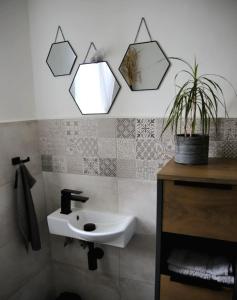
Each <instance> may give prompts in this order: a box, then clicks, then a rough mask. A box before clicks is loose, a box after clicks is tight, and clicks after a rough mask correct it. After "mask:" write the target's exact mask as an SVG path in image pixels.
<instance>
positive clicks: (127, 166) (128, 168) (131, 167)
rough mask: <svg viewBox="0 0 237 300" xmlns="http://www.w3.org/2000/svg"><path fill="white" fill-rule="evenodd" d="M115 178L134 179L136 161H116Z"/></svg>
mask: <svg viewBox="0 0 237 300" xmlns="http://www.w3.org/2000/svg"><path fill="white" fill-rule="evenodd" d="M117 177H122V178H135V177H136V160H135V159H133V160H131V159H118V160H117Z"/></svg>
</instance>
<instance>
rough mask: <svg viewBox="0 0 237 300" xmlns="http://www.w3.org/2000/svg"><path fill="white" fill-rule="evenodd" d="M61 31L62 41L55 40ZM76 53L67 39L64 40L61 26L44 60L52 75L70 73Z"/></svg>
mask: <svg viewBox="0 0 237 300" xmlns="http://www.w3.org/2000/svg"><path fill="white" fill-rule="evenodd" d="M59 31H60V32H61V35H62V37H63V41H60V42H57V38H58V33H59ZM76 59H77V54H76V52H75V51H74V50H73V48H72V45H71V44H70V42H69V41H66V40H65V38H64V35H63V32H62V29H61V27H60V26H59V27H58V30H57V34H56V38H55V42H54V43H53V44H52V45H51V47H50V50H49V53H48V56H47V59H46V62H47V65H48V67H49V69H50V71H51V72H52V74H53V76H54V77H58V76H66V75H70V74H71V72H72V69H73V67H74V65H75V62H76Z"/></svg>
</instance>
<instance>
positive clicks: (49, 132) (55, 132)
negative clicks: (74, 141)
mask: <svg viewBox="0 0 237 300" xmlns="http://www.w3.org/2000/svg"><path fill="white" fill-rule="evenodd" d="M38 128H39V136H40V137H48V138H51V137H55V136H58V137H62V136H63V122H62V120H41V121H38Z"/></svg>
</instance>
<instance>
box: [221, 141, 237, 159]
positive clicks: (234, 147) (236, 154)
mask: <svg viewBox="0 0 237 300" xmlns="http://www.w3.org/2000/svg"><path fill="white" fill-rule="evenodd" d="M223 156H224V158H237V141H230V140H226V141H224V145H223Z"/></svg>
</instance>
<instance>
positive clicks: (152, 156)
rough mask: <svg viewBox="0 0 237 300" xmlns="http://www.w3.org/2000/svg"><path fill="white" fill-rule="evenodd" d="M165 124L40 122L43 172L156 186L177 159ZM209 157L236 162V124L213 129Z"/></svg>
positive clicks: (231, 121)
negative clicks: (165, 168)
mask: <svg viewBox="0 0 237 300" xmlns="http://www.w3.org/2000/svg"><path fill="white" fill-rule="evenodd" d="M162 126H163V119H155V118H146V119H144V118H143V119H141V118H139V119H135V118H119V119H116V118H101V119H96V118H95V119H69V120H45V121H39V134H40V149H41V154H42V166H43V170H44V171H47V172H63V173H74V174H84V175H93V176H95V175H96V176H109V177H121V178H139V179H146V180H155V178H156V173H157V171H158V170H159V169H160V168H162V166H163V165H164V164H165V163H166V162H167V161H168V160H169V159H171V158H172V157H173V155H174V138H173V134H172V132H171V131H170V130H168V131H166V132H165V134H164V135H163V137H162V139H161V138H160V135H161V132H162ZM209 156H210V157H225V158H237V119H219V120H218V130H217V131H216V130H215V128H214V126H211V130H210V149H209Z"/></svg>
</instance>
